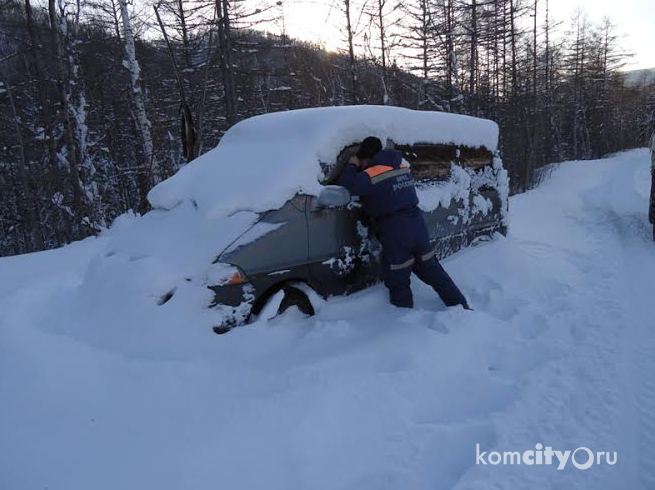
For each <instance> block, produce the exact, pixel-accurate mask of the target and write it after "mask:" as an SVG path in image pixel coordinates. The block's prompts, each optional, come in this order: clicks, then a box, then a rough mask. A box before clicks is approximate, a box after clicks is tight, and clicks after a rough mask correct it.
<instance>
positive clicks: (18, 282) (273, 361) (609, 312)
mask: <svg viewBox="0 0 655 490" xmlns="http://www.w3.org/2000/svg"><path fill="white" fill-rule="evenodd" d="M648 165H649V158H648V154H647V152H646V151H645V150H636V151H631V152H626V153H623V154H620V155H617V156H615V157H613V158H610V159H606V160H600V161H593V162H576V163H567V164H565V165H563V166H561V167H560V168H559V169H558V170H557V171H555V172H554V174H553V176H552V178H551V179H550V180H549V181H547V182H546V183H545V184H543V185H542V186H541V187H540V188H538V189H536V190H534V191H531V192H529V193H526V194H523V195H520V196H516V197H514V198H512V199H511V203H510V206H511V210H510V214H511V231H510V235H509V236H508V237H507V238H502V237H499V238H497V239H496V240H494V241H493V242H490V243H485V244H483V245H481V246H478V247H474V248H470V249H467V250H464V251H462V252H460V253H458V254H457V255H456V256H454V257H451V258H449V259H448V260H446V261H445V262H444V266H445V267H446V268H447V269H448V270H449V272H451V274H452V275H453V276H454V278H455V280H456V282H458V283H459V285H460V286H461V287H462V289H463V291H464V292H465V294H466V295H467V296H468V297H469V298H470V299H471V302H472V304H473V306H474V307H475V311H474V312H468V311H463V310H461V309H450V310H445V309H443V307H442V306H440V305H439V303H438V300H436V299H435V298H434V297H433V295H432V293H431V291H430V290H428V289H427V288H426V287H424V286H422V285H420V284H418V282H415V283H414V284H413V288H414V291H415V294H416V304H417V308H416V309H415V310H413V311H405V310H399V309H395V308H392V307H390V306H389V305H387V303H386V293H385V291H384V289H383V288H382V287H381V286H378V287H375V288H372V289H370V290H368V291H365V292H362V293H359V294H356V295H354V296H351V297H348V298H334V299H331V300H329V301H328V302H327V303H325V304H324V305H322V307H321V309H320V310H319V312H318V314H317V316H316V317H314V318H311V319H303V318H300V316H299V315H296V314H294V312H290V313H288V314H286V315H285V316H283V317H282V318H278V319H275V320H273V321H271V322H269V323H268V324H265V323H261V324H255V325H253V326H251V327H248V328H242V329H238V330H235V331H233V332H231V333H230V334H228V335H224V336H220V337H219V336H215V335H213V334H212V333H210V332H208V331H206V329H200V328H198V327H197V326H196V325H195V323H194V321H193V317H190V318H186V319H185V320H183V321H180V317H179V316H178V315H175V314H170V315H169V316H167V315H166V314H163V315H159V316H156V317H154V316H153V317H148V316H147V315H146V314H145V313H143V312H142V311H141V312H132V311H129V308H130V307H131V306H133V305H131V304H130V303H129V299H128V298H126V300H125V301H126V304H125V308H124V309H120V311H119V310H116V311H114V312H112V313H111V314H110V313H108V312H107V311H108V310H98V309H95V308H92V307H88V304H89V301H88V300H89V298H92V297H93V295H107V294H114V293H115V294H116V295H120V293H121V292H120V291H118V292H114V293H112V292H111V291H107V290H106V289H99V290H97V291H81V290H80V289H81V287H80V284H82V283H83V281H84V284H89V277H88V276H89V273H88V272H85V271H86V269H87V265H88V263H89V261H90V260H91V257H92V256H93V255H94V254H95V253H97V252H99V251H100V250H102V247H103V246H104V239H101V240H87V241H85V242H81V243H78V244H74V245H73V246H70V247H66V248H64V249H61V250H58V251H51V252H45V253H41V254H36V255H32V256H21V257H15V258H5V259H0V488H2V489H5V488H6V489H9V490H22V489H34V488H49V489H51V490H59V489H62V490H63V489H66V490H71V489H80V490H82V489H85V490H86V489H94V490H101V489H112V490H115V489H119V488H120V489H154V488H157V489H175V490H179V489H194V490H195V489H205V488H207V489H209V488H212V489H215V488H231V489H244V490H245V489H248V490H251V489H260V488H261V489H267V490H272V489H285V490H286V489H376V490H377V489H398V488H403V489H431V490H434V489H450V488H456V489H512V490H517V489H518V490H522V489H535V488H539V489H542V488H553V489H556V488H557V489H569V488H590V489H591V488H593V489H604V488H607V489H610V488H618V487H622V488H629V489H640V488H642V489H651V488H655V355H654V354H655V295H654V294H653V291H654V288H655V245H654V244H653V242H652V241H651V240H650V229H649V225H648V222H647V217H646V211H647V194H648V191H649V182H650V177H649V174H648V172H649V169H648ZM119 297H120V296H119ZM148 311H150V310H148ZM153 311H154V310H153ZM157 311H161V308H160V309H159V310H157ZM128 315H131V316H130V317H129V318H133V317H134V318H139V319H140V320H141V322H142V324H143V329H138V330H135V329H133V328H123V327H124V325H125V324H126V323H125V322H124V321H123V320H122V319H124V318H128ZM139 315H140V316H139ZM112 321H113V323H112ZM109 327H111V328H109ZM538 443H541V444H543V445H544V446H551V447H552V448H554V449H556V450H567V449H568V450H574V449H576V448H578V447H581V446H585V447H587V448H589V449H591V450H593V451H616V452H617V453H618V462H617V463H616V464H615V465H608V464H600V465H595V466H592V467H591V468H590V469H588V470H586V471H582V470H579V469H577V468H575V467H574V465H572V464H568V465H567V466H566V467H565V468H564V469H563V470H562V471H558V470H557V469H556V467H555V466H554V465H526V464H515V465H492V464H476V444H477V445H478V447H480V448H482V450H484V451H494V450H496V451H521V452H522V451H525V450H531V449H534V448H535V445H536V444H538Z"/></svg>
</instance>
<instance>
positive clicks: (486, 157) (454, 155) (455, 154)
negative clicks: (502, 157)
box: [396, 143, 493, 181]
mask: <svg viewBox="0 0 655 490" xmlns="http://www.w3.org/2000/svg"><path fill="white" fill-rule="evenodd" d="M396 149H397V150H400V151H401V152H402V153H403V155H404V156H405V159H406V160H407V161H408V162H409V163H410V164H411V165H412V173H413V175H414V179H416V180H418V181H424V180H447V179H448V177H449V176H450V167H451V165H452V164H453V163H454V164H456V165H460V166H463V167H467V168H471V169H473V170H478V169H481V168H483V167H485V166H487V165H491V164H492V162H493V155H492V153H491V152H490V151H488V150H487V149H486V148H469V147H461V146H459V147H458V146H455V145H435V144H423V143H421V144H415V145H396Z"/></svg>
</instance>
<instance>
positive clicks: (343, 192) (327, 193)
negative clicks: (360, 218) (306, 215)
mask: <svg viewBox="0 0 655 490" xmlns="http://www.w3.org/2000/svg"><path fill="white" fill-rule="evenodd" d="M349 202H350V192H348V189H346V188H345V187H341V186H340V185H326V186H325V188H324V189H323V190H322V191H321V193H320V194H319V195H318V205H319V207H321V208H343V207H345V206H347V205H348V203H349Z"/></svg>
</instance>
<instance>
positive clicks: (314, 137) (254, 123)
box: [148, 106, 498, 218]
mask: <svg viewBox="0 0 655 490" xmlns="http://www.w3.org/2000/svg"><path fill="white" fill-rule="evenodd" d="M370 135H374V136H377V137H379V138H380V139H381V140H382V141H383V142H384V141H386V139H387V138H391V139H393V141H394V142H395V143H396V144H414V143H444V144H454V145H463V146H470V147H474V148H477V147H481V146H484V147H486V148H487V149H488V150H489V151H491V152H495V151H496V146H497V144H498V125H497V124H496V123H495V122H493V121H489V120H487V119H479V118H476V117H471V116H464V115H460V114H450V113H446V112H434V111H415V110H412V109H405V108H402V107H391V106H340V107H316V108H311V109H297V110H292V111H281V112H273V113H269V114H262V115H260V116H255V117H251V118H248V119H245V120H243V121H241V122H239V123H238V124H236V125H234V126H233V127H232V128H230V130H229V131H228V132H227V133H225V136H223V138H221V141H220V143H219V144H218V146H217V147H216V148H214V149H213V150H211V151H208V152H207V153H205V154H204V155H202V156H200V157H199V158H197V159H195V160H194V161H193V162H191V163H190V164H189V165H186V166H184V167H183V168H182V169H180V171H179V172H177V173H176V174H175V175H173V176H172V177H170V178H169V179H167V180H165V181H163V182H161V183H160V184H158V185H157V186H156V187H154V188H153V189H152V190H151V191H150V193H149V194H148V200H149V201H150V203H151V204H152V205H153V207H155V208H161V209H172V208H174V207H175V206H177V205H179V204H180V203H184V202H186V203H193V204H194V206H197V208H198V210H199V211H200V213H202V214H203V215H204V216H205V217H207V218H220V217H224V216H229V215H231V214H232V213H235V212H238V211H244V210H248V211H255V212H259V211H268V210H270V209H277V208H279V207H280V206H282V205H283V204H284V203H285V202H286V201H287V200H288V199H290V198H292V197H293V196H294V195H295V194H297V193H298V192H302V193H305V194H309V195H318V194H319V193H320V191H321V190H322V188H323V187H322V186H321V184H320V183H319V181H320V180H322V178H321V177H322V172H323V170H322V166H321V164H332V163H334V162H336V160H337V157H338V155H339V153H340V152H341V151H342V150H343V148H345V147H346V146H348V145H351V144H353V143H356V142H359V141H362V140H363V139H364V138H365V137H366V136H370ZM245 189H248V190H250V191H249V192H245V191H244V190H245ZM252 192H255V193H256V194H257V198H256V199H253V196H252Z"/></svg>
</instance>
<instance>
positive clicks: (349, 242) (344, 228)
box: [307, 197, 381, 296]
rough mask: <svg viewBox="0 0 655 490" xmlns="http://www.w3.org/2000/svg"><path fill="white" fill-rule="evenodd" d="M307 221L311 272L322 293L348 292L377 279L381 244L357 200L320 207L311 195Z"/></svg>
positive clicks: (315, 284)
mask: <svg viewBox="0 0 655 490" xmlns="http://www.w3.org/2000/svg"><path fill="white" fill-rule="evenodd" d="M307 223H308V246H309V251H308V263H309V270H310V276H311V277H312V282H313V283H314V286H315V288H317V289H318V290H319V292H320V293H321V294H323V295H324V296H328V295H331V294H344V293H349V292H352V291H356V290H358V289H361V288H363V287H365V286H366V285H368V284H371V283H372V282H375V281H377V280H378V278H379V263H378V262H379V254H380V248H381V247H380V245H379V242H377V239H375V238H374V237H373V234H372V232H371V231H370V229H369V227H368V225H367V222H366V218H365V216H364V214H363V212H362V209H361V207H360V205H359V204H358V203H357V202H355V201H351V203H350V204H349V205H348V206H345V207H321V206H320V205H319V204H318V198H316V197H310V198H308V200H307Z"/></svg>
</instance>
